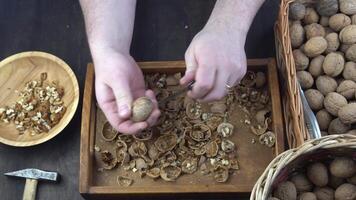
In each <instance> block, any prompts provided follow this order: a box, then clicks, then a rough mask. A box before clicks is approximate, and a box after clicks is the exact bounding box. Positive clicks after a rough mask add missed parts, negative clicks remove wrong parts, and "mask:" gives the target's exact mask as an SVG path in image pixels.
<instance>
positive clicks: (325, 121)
mask: <svg viewBox="0 0 356 200" xmlns="http://www.w3.org/2000/svg"><path fill="white" fill-rule="evenodd" d="M316 119H317V121H318V124H319V128H320V130H322V131H325V130H328V128H329V124H330V122H331V120H332V119H333V118H332V116H331V115H330V113H329V112H328V111H326V110H325V109H323V110H320V111H318V112H317V113H316Z"/></svg>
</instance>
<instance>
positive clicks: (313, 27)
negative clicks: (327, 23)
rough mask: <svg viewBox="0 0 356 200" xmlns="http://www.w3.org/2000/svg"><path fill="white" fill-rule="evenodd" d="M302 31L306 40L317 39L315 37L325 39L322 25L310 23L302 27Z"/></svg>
mask: <svg viewBox="0 0 356 200" xmlns="http://www.w3.org/2000/svg"><path fill="white" fill-rule="evenodd" d="M304 30H305V35H306V37H307V39H308V40H309V39H310V38H312V37H317V36H321V37H325V29H324V27H323V26H322V25H320V24H318V23H312V24H309V25H306V26H305V27H304Z"/></svg>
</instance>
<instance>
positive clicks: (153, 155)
mask: <svg viewBox="0 0 356 200" xmlns="http://www.w3.org/2000/svg"><path fill="white" fill-rule="evenodd" d="M159 156H160V152H159V151H158V149H157V148H156V146H154V145H152V146H150V148H149V149H148V157H150V158H151V159H152V160H157V159H158V157H159Z"/></svg>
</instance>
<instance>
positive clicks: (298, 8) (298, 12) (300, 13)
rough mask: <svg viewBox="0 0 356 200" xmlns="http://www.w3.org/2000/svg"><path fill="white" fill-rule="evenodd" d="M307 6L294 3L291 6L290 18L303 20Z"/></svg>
mask: <svg viewBox="0 0 356 200" xmlns="http://www.w3.org/2000/svg"><path fill="white" fill-rule="evenodd" d="M305 11H306V9H305V6H304V4H302V3H299V2H293V3H291V4H290V6H289V18H290V19H293V20H301V19H303V18H304V15H305Z"/></svg>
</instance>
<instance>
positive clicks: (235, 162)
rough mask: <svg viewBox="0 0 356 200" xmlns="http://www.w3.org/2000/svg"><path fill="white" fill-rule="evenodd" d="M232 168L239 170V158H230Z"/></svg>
mask: <svg viewBox="0 0 356 200" xmlns="http://www.w3.org/2000/svg"><path fill="white" fill-rule="evenodd" d="M229 168H230V169H234V170H239V169H240V166H239V163H238V161H237V159H230V167H229Z"/></svg>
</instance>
